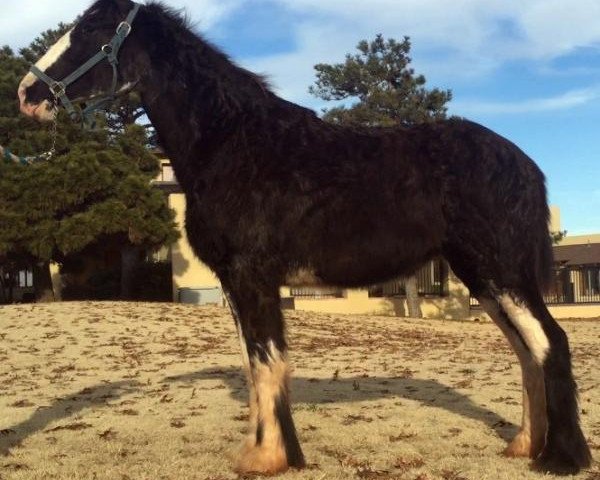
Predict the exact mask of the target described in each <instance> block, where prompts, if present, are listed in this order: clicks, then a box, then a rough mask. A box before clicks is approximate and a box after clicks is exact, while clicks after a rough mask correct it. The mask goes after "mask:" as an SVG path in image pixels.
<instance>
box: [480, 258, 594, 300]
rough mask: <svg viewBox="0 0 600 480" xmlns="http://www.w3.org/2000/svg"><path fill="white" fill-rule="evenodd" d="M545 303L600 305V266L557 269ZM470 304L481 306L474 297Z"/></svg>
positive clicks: (545, 296) (545, 297)
mask: <svg viewBox="0 0 600 480" xmlns="http://www.w3.org/2000/svg"><path fill="white" fill-rule="evenodd" d="M544 301H545V302H546V303H547V304H549V305H564V304H590V303H600V266H576V267H562V268H557V269H555V270H554V275H553V277H552V281H551V283H550V286H549V288H548V291H547V292H546V294H544ZM470 304H471V306H472V307H477V306H479V302H478V301H477V299H476V298H473V297H471V301H470Z"/></svg>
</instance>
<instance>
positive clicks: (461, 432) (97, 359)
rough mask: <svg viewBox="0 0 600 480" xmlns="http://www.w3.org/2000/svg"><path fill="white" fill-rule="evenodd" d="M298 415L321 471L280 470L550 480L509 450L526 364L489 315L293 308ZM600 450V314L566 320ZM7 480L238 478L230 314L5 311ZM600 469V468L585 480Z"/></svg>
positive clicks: (3, 473) (2, 371) (238, 380)
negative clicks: (458, 318)
mask: <svg viewBox="0 0 600 480" xmlns="http://www.w3.org/2000/svg"><path fill="white" fill-rule="evenodd" d="M287 318H288V321H289V336H290V345H291V358H292V363H293V365H294V368H295V377H294V380H293V384H292V398H293V400H294V402H295V403H294V412H295V420H296V425H297V428H298V431H299V435H300V438H301V441H302V443H303V447H304V451H305V454H306V457H307V461H308V462H309V464H310V467H309V468H308V469H306V470H304V471H302V472H290V473H287V474H285V475H283V476H282V477H281V478H282V479H298V480H300V479H315V480H325V479H354V478H357V479H380V480H389V479H409V480H433V479H444V480H464V479H469V480H486V479H490V480H491V479H494V480H502V479H506V480H514V479H539V478H541V477H542V475H539V474H536V473H533V472H531V471H530V470H529V469H528V462H527V461H526V460H524V459H506V458H504V457H502V456H501V455H500V454H499V452H501V451H502V449H503V448H504V446H505V444H506V440H507V439H509V438H510V437H511V436H512V435H513V434H514V433H515V432H516V428H517V427H516V425H515V423H518V421H519V419H520V403H521V388H520V373H519V369H518V366H517V365H516V362H515V357H514V356H513V354H512V353H511V352H510V351H509V349H508V347H507V344H506V341H505V340H504V338H503V337H502V336H501V334H500V332H499V331H498V330H497V329H496V328H495V327H494V326H493V325H492V324H488V323H483V322H482V323H467V322H448V321H433V320H418V321H417V320H406V319H400V318H387V317H361V316H337V315H326V314H309V313H301V312H291V313H289V314H288V315H287ZM563 325H564V327H565V329H566V330H567V331H568V332H569V334H570V338H571V343H572V347H573V351H574V364H575V371H576V375H577V377H578V379H579V384H580V387H581V408H582V421H583V425H584V428H585V432H586V434H587V436H588V437H589V439H590V443H591V445H592V448H593V453H594V456H595V458H596V459H598V455H599V454H598V450H599V449H600V388H599V386H600V373H599V370H598V369H599V367H600V362H599V361H598V359H599V358H600V322H588V321H585V322H584V321H581V322H574V321H573V322H564V323H563ZM0 360H1V361H0V394H1V402H0V403H1V405H0V430H1V431H0V450H1V451H2V452H3V453H4V456H2V457H0V478H1V479H3V480H4V479H40V480H41V479H51V478H56V479H98V480H100V479H110V480H127V479H129V480H137V479H148V480H158V479H173V480H175V479H177V480H187V479H198V480H201V479H205V480H209V479H210V480H222V479H229V478H236V475H234V474H233V473H232V469H231V456H232V455H233V454H234V453H235V451H236V449H237V447H238V444H239V442H240V441H241V440H242V433H243V431H244V429H245V426H246V423H245V420H246V416H247V407H246V402H245V399H246V390H245V386H244V380H243V375H242V374H241V372H240V368H239V367H240V363H241V361H240V357H239V351H238V345H237V337H236V335H235V330H234V326H233V322H232V321H231V318H230V316H229V313H228V312H227V310H225V309H221V308H215V307H206V308H204V307H188V306H181V305H166V304H157V305H152V304H131V303H63V304H57V305H23V306H9V307H0ZM577 478H579V479H582V480H598V479H600V470H599V469H598V465H597V464H595V465H594V467H593V468H592V470H590V471H587V472H584V473H582V474H581V475H579V476H578V477H577Z"/></svg>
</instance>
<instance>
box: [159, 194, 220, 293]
mask: <svg viewBox="0 0 600 480" xmlns="http://www.w3.org/2000/svg"><path fill="white" fill-rule="evenodd" d="M169 206H170V207H171V208H172V209H173V210H174V211H175V221H176V222H177V224H178V227H179V231H180V232H181V237H180V238H179V240H178V241H177V242H176V243H175V244H174V245H173V247H172V248H171V262H172V266H173V301H175V302H177V301H178V300H179V289H180V288H214V287H218V286H220V282H219V279H218V278H217V277H216V276H215V274H214V273H213V272H212V271H211V270H210V269H209V268H208V267H207V266H206V265H204V264H203V263H201V262H200V261H199V260H198V259H197V258H196V256H195V255H194V252H193V251H192V247H190V244H189V242H188V239H187V235H186V233H185V228H184V225H185V196H184V195H183V194H182V193H173V194H171V195H169Z"/></svg>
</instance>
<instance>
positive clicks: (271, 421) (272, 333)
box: [226, 277, 304, 475]
mask: <svg viewBox="0 0 600 480" xmlns="http://www.w3.org/2000/svg"><path fill="white" fill-rule="evenodd" d="M250 278H251V277H250ZM257 284H258V282H257V281H256V278H255V279H254V281H253V282H240V280H239V279H238V280H236V281H235V282H228V283H227V286H226V289H227V291H228V300H229V301H230V305H231V307H232V313H233V314H234V317H236V324H237V326H238V332H239V333H240V340H241V343H242V354H243V357H244V359H245V361H244V363H247V365H248V366H247V377H248V388H249V390H250V422H249V428H250V431H249V436H248V438H247V439H246V442H245V444H244V446H243V448H242V451H241V453H240V456H239V458H238V461H237V465H236V470H237V471H238V472H239V473H240V474H245V473H260V474H267V475H269V474H275V473H279V472H283V471H285V470H287V469H288V467H296V468H301V467H303V466H304V456H303V454H302V450H301V448H300V444H299V442H298V438H297V435H296V430H295V427H294V422H293V420H292V414H291V411H290V405H289V399H288V398H289V397H288V376H289V371H288V364H287V345H286V341H285V338H284V324H283V317H282V314H281V309H280V299H279V293H278V289H277V288H276V287H265V286H260V285H257ZM232 285H233V286H232Z"/></svg>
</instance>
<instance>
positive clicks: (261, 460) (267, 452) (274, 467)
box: [235, 442, 289, 476]
mask: <svg viewBox="0 0 600 480" xmlns="http://www.w3.org/2000/svg"><path fill="white" fill-rule="evenodd" d="M288 468H289V466H288V462H287V458H286V454H285V449H284V448H283V447H279V448H266V447H265V446H264V445H260V446H257V445H253V446H252V445H251V444H250V442H248V443H246V444H245V445H244V446H243V447H242V450H241V452H240V454H239V456H238V459H237V461H236V465H235V471H236V473H238V474H240V475H244V474H254V475H265V476H269V475H276V474H278V473H283V472H285V471H286V470H287V469H288Z"/></svg>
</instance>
